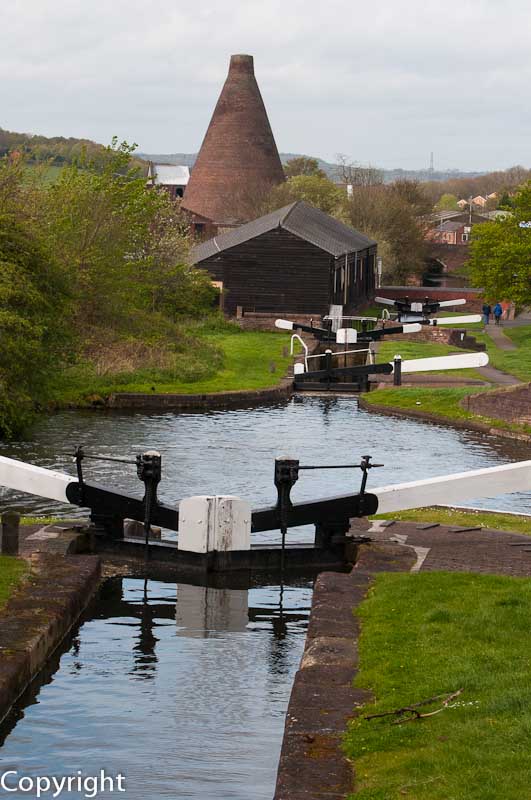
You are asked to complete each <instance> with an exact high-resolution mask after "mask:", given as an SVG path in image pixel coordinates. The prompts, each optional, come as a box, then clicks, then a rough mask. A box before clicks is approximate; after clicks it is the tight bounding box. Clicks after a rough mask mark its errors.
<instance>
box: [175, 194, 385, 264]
mask: <svg viewBox="0 0 531 800" xmlns="http://www.w3.org/2000/svg"><path fill="white" fill-rule="evenodd" d="M275 228H282V229H283V230H286V231H289V232H290V233H293V234H294V235H295V236H298V237H299V238H300V239H304V240H305V241H306V242H310V243H311V244H313V245H315V246H316V247H319V248H320V249H321V250H324V251H325V252H326V253H330V255H332V256H335V257H336V258H338V257H339V256H342V255H345V253H356V252H359V251H360V250H366V249H367V248H368V247H373V246H374V245H376V242H375V241H373V240H372V239H368V238H367V236H364V235H363V234H362V233H359V232H358V231H355V230H354V228H349V227H348V225H344V224H343V223H342V222H339V221H338V220H337V219H334V218H333V217H331V216H330V215H329V214H325V213H324V212H323V211H320V210H319V209H318V208H314V206H311V205H309V203H305V202H304V200H298V201H297V202H295V203H290V205H289V206H284V207H283V208H279V209H277V210H276V211H273V212H272V213H271V214H266V215H265V216H264V217H259V218H258V219H255V220H253V221H252V222H248V223H247V224H246V225H241V226H240V227H239V228H234V230H231V231H228V232H227V233H222V234H220V235H219V236H215V237H214V238H213V239H209V240H208V241H207V242H203V243H202V244H200V245H197V247H194V248H193V250H192V252H191V259H192V263H194V264H197V263H198V262H199V261H204V260H205V259H206V258H210V256H213V255H216V254H217V253H220V252H222V251H224V250H229V249H230V248H231V247H237V246H238V245H239V244H243V242H248V241H249V240H250V239H255V238H256V237H257V236H260V235H261V234H263V233H267V232H269V231H272V230H274V229H275Z"/></svg>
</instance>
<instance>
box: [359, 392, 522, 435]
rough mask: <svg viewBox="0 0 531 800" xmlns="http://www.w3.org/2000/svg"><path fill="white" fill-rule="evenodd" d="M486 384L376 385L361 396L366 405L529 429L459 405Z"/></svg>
mask: <svg viewBox="0 0 531 800" xmlns="http://www.w3.org/2000/svg"><path fill="white" fill-rule="evenodd" d="M487 388H488V387H482V386H474V387H470V386H466V387H456V388H442V387H441V388H435V389H433V388H423V387H419V388H418V389H417V388H416V387H409V386H408V387H405V388H401V389H377V390H376V391H374V392H370V393H369V394H366V395H364V396H363V402H364V403H367V404H369V405H381V406H387V407H389V408H396V409H402V410H403V411H405V412H407V411H408V410H415V411H425V412H426V413H428V414H435V415H437V416H438V417H440V418H441V420H443V421H444V420H445V419H447V420H449V421H450V422H451V421H452V420H456V419H457V420H472V421H475V422H482V423H485V424H487V425H490V426H491V427H493V428H506V429H508V430H514V431H519V432H522V433H531V426H529V425H513V424H511V423H509V422H504V421H503V420H500V419H491V418H488V417H480V416H479V415H478V414H472V413H471V412H470V411H467V410H466V409H464V408H462V407H461V406H460V405H459V401H460V400H462V399H463V397H465V396H466V395H467V394H476V393H477V392H481V391H485V390H486V389H487Z"/></svg>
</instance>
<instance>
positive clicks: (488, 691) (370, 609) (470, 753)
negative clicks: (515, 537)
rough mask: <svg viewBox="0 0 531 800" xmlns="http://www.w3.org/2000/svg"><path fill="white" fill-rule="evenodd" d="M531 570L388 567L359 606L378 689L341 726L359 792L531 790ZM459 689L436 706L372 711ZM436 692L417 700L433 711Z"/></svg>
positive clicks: (463, 794) (393, 798) (416, 794)
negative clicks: (403, 715) (413, 716)
mask: <svg viewBox="0 0 531 800" xmlns="http://www.w3.org/2000/svg"><path fill="white" fill-rule="evenodd" d="M530 614H531V581H529V580H527V579H520V578H508V577H496V576H487V575H471V574H466V573H461V574H459V573H443V572H441V573H420V574H418V575H409V574H406V575H404V574H383V575H379V576H377V578H376V582H375V586H374V587H373V589H372V591H371V593H370V596H369V597H368V599H367V600H365V601H364V602H363V604H362V605H361V606H360V607H359V609H358V615H359V617H360V619H361V627H362V633H361V641H360V670H359V673H358V676H357V678H356V685H357V686H360V687H364V688H368V689H370V690H371V691H372V693H373V695H374V698H375V702H374V703H371V704H369V705H366V706H365V707H364V708H363V710H362V716H360V718H359V719H357V720H354V721H353V722H352V723H351V725H350V729H349V731H348V733H347V735H346V737H345V749H346V752H347V755H348V757H349V758H351V759H353V760H354V764H355V777H356V789H357V792H356V794H355V795H352V798H353V800H354V798H355V799H356V800H402V798H403V797H410V798H414V799H415V800H523V798H526V797H529V796H530V789H529V776H530V767H529V737H530V734H531V682H530V680H529V670H530V665H531V637H530V636H529V617H530ZM460 689H462V693H461V694H460V695H459V697H457V698H455V699H454V700H453V701H451V702H450V703H449V706H448V708H445V709H444V710H443V711H441V713H439V714H437V715H435V716H432V717H428V718H426V719H422V720H417V721H414V722H408V723H405V724H399V725H393V724H392V722H393V721H394V720H396V719H397V717H396V716H390V717H383V718H380V719H373V720H366V719H364V716H365V715H370V714H376V713H382V712H385V711H392V710H395V709H398V708H402V707H404V706H407V705H410V704H412V703H418V702H421V701H424V700H427V699H428V698H430V697H433V696H435V695H440V694H444V695H449V694H451V693H453V692H455V691H457V690H460ZM440 707H441V702H438V703H433V704H432V705H428V706H425V707H422V708H421V709H420V710H421V712H423V713H424V712H428V711H433V710H436V709H437V708H440Z"/></svg>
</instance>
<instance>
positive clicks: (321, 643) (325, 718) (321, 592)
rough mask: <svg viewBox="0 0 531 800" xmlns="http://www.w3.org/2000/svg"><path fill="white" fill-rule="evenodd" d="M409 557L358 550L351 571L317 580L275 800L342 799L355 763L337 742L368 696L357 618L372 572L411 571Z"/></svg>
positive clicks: (374, 548)
mask: <svg viewBox="0 0 531 800" xmlns="http://www.w3.org/2000/svg"><path fill="white" fill-rule="evenodd" d="M415 560H416V556H415V554H414V552H413V551H412V550H411V549H409V548H406V547H401V546H400V545H398V546H396V545H395V546H394V547H392V548H389V547H386V546H381V545H378V544H377V545H370V546H362V547H361V548H360V556H359V558H358V561H357V563H356V566H355V567H354V569H353V570H352V571H351V572H350V573H349V574H344V573H338V572H323V573H321V574H320V575H319V576H318V577H317V579H316V581H315V586H314V592H313V599H312V609H311V613H310V622H309V626H308V633H307V636H306V644H305V649H304V654H303V657H302V660H301V664H300V667H299V670H298V672H297V673H296V675H295V680H294V683H293V689H292V692H291V697H290V701H289V706H288V711H287V714H286V722H285V728H284V738H283V742H282V749H281V753H280V761H279V767H278V775H277V784H276V791H275V797H274V800H344V798H345V797H346V796H347V795H348V794H350V792H352V790H353V782H354V778H355V765H353V764H352V763H351V762H349V761H348V760H347V758H346V757H345V755H344V753H343V750H342V740H343V736H344V734H345V731H346V729H347V726H348V721H349V719H352V718H353V717H355V716H356V715H357V714H358V713H359V709H360V708H361V707H362V706H363V705H364V704H365V703H367V702H368V701H370V699H371V694H370V692H369V691H367V690H366V689H358V688H354V687H353V685H352V684H353V680H354V678H355V676H356V673H357V665H358V639H359V634H360V622H359V619H358V618H357V617H355V616H354V611H355V609H356V607H357V606H358V605H359V604H360V603H361V602H362V601H363V600H364V599H365V597H366V595H367V592H368V590H369V588H370V587H371V585H372V583H373V580H374V574H376V573H378V572H384V571H385V572H397V571H408V570H409V569H411V567H412V566H413V565H414V563H415Z"/></svg>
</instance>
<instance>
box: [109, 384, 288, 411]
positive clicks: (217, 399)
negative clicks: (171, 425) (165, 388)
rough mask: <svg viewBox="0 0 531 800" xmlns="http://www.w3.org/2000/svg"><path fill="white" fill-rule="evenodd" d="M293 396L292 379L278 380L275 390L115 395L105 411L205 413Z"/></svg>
mask: <svg viewBox="0 0 531 800" xmlns="http://www.w3.org/2000/svg"><path fill="white" fill-rule="evenodd" d="M292 393H293V378H291V377H285V378H282V380H281V382H280V383H279V384H278V386H270V387H267V388H265V389H242V390H238V391H231V392H216V393H213V394H208V393H204V394H156V393H153V394H148V393H140V392H116V393H115V394H112V395H110V397H109V398H108V400H107V402H106V403H105V407H107V408H111V409H114V408H116V409H159V410H160V409H164V410H176V411H181V410H183V411H184V410H200V411H201V410H209V409H223V408H243V407H245V406H251V405H260V404H262V403H274V402H277V401H279V400H285V399H287V398H289V397H290V396H291V394H292Z"/></svg>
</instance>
